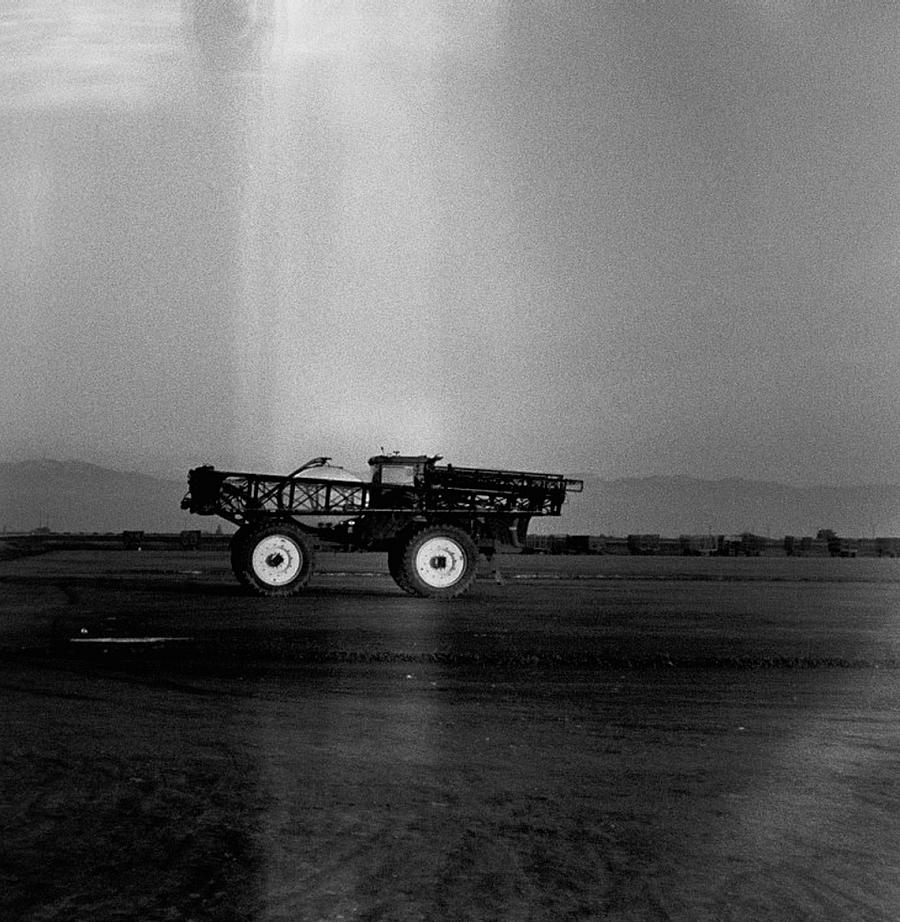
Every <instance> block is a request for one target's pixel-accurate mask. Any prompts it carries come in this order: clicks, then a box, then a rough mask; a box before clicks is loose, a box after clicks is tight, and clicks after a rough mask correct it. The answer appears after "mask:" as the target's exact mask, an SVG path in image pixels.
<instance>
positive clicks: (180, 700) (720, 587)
mask: <svg viewBox="0 0 900 922" xmlns="http://www.w3.org/2000/svg"><path fill="white" fill-rule="evenodd" d="M503 564H504V573H505V576H506V584H505V585H498V584H497V583H496V582H495V581H494V580H492V579H491V578H490V575H489V574H488V573H485V574H484V575H483V578H480V579H479V581H478V582H477V583H476V584H475V586H474V587H473V590H472V591H471V592H470V593H469V594H468V595H466V596H465V597H463V598H462V599H459V600H457V601H456V602H452V603H449V604H438V603H433V602H429V601H425V600H421V599H416V598H411V597H409V596H406V595H404V594H403V593H402V592H401V591H400V590H399V589H397V588H396V587H395V585H394V583H393V582H392V581H391V580H390V578H389V577H388V576H387V566H386V562H385V560H384V558H383V557H382V556H378V555H332V554H322V555H321V556H320V559H319V570H318V572H317V573H316V575H315V576H314V577H313V581H312V583H311V585H310V587H309V589H308V590H307V591H306V592H305V594H304V595H302V596H300V597H298V598H295V599H290V600H270V599H260V598H257V597H254V596H251V595H248V594H246V593H245V592H244V591H243V590H241V589H240V587H239V586H238V584H237V583H236V581H235V580H234V579H233V578H232V577H231V574H230V572H229V570H228V564H227V559H226V555H224V554H221V553H216V552H212V551H203V550H201V551H195V552H169V553H166V552H162V551H161V552H147V551H145V552H139V551H117V552H107V553H100V552H96V551H68V552H63V551H58V552H54V553H50V554H44V555H41V556H34V557H27V558H19V559H16V560H7V561H5V562H2V563H0V689H2V695H3V708H2V730H0V733H2V735H0V817H2V835H0V918H2V919H3V920H9V922H18V920H34V922H37V920H40V922H79V920H85V922H88V920H90V922H106V920H130V919H134V920H140V922H154V920H260V922H270V920H271V922H274V920H284V922H302V920H318V919H321V920H339V919H347V920H349V919H357V920H358V919H365V920H400V922H402V920H426V922H432V920H460V922H463V920H465V922H478V920H494V919H497V920H577V919H596V920H641V922H645V920H666V919H672V920H675V919H677V920H685V922H704V920H799V919H809V920H816V922H822V920H841V922H843V920H855V922H864V920H885V922H887V920H890V922H896V920H897V919H900V781H898V779H900V561H895V560H787V559H785V560H775V559H773V560H765V559H754V560H728V559H712V560H700V559H689V558H683V559H675V558H671V559H652V558H612V557H597V558H576V557H567V558H537V557H516V558H504V559H503Z"/></svg>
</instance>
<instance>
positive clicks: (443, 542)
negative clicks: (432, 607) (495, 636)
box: [388, 525, 478, 599]
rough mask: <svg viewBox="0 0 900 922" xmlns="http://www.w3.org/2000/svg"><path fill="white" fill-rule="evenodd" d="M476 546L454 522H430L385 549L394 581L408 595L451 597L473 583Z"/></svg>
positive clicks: (460, 593) (475, 567) (476, 553)
mask: <svg viewBox="0 0 900 922" xmlns="http://www.w3.org/2000/svg"><path fill="white" fill-rule="evenodd" d="M477 567H478V548H477V547H476V546H475V542H474V541H473V540H472V538H471V537H470V536H469V535H468V534H467V533H466V532H464V531H463V530H462V529H461V528H457V527H455V526H454V525H430V526H427V527H426V528H423V529H421V530H420V531H417V532H416V533H415V534H413V535H412V537H410V538H408V539H407V540H406V542H405V543H402V544H400V545H399V546H398V547H396V549H392V550H391V551H389V552H388V568H389V569H390V572H391V576H393V578H394V582H396V583H397V585H398V586H399V587H400V588H401V589H402V590H403V591H404V592H408V593H410V594H411V595H418V596H422V597H423V598H426V599H454V598H456V597H457V596H459V595H462V594H463V593H464V592H465V591H466V590H467V589H468V588H469V587H470V586H471V585H472V583H473V582H474V580H475V573H476V570H477Z"/></svg>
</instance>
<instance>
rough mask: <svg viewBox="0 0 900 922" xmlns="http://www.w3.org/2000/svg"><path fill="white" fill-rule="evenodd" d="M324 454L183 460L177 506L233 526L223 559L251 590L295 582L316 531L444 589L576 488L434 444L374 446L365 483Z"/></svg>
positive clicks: (440, 592)
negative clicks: (393, 450) (295, 458)
mask: <svg viewBox="0 0 900 922" xmlns="http://www.w3.org/2000/svg"><path fill="white" fill-rule="evenodd" d="M329 460H330V459H329V458H324V457H322V458H314V459H312V460H311V461H308V462H307V463H306V464H304V465H302V466H301V467H299V468H297V470H295V471H293V472H292V473H290V474H288V475H287V476H278V475H272V474H251V473H239V472H234V471H219V470H216V469H215V468H214V467H212V466H209V465H207V466H203V467H198V468H194V469H193V470H192V471H190V473H189V474H188V492H187V494H186V495H185V497H184V499H183V500H182V501H181V506H182V508H183V509H188V510H190V511H191V512H193V513H196V514H198V515H218V516H221V517H222V518H224V519H227V520H228V521H229V522H233V523H234V524H235V525H237V526H239V527H238V530H237V532H236V533H235V534H234V536H233V537H232V539H231V567H232V570H233V572H234V574H235V576H236V577H237V579H238V580H239V581H240V582H241V583H243V584H244V585H246V586H248V587H249V588H250V589H252V590H254V591H255V592H257V593H258V594H260V595H264V596H289V595H294V594H295V593H297V592H298V591H299V590H300V589H302V588H303V586H305V585H306V584H307V582H308V581H309V578H310V576H311V574H312V571H313V566H314V558H315V546H316V543H317V542H318V543H329V544H332V545H334V546H336V547H345V548H355V549H361V550H374V551H387V555H388V569H389V571H390V574H391V576H392V577H393V578H394V581H395V582H396V583H397V585H398V586H400V588H401V589H403V590H404V591H406V592H408V593H410V594H411V595H419V596H424V597H427V598H434V599H449V598H453V597H455V596H458V595H461V594H462V593H463V592H465V591H466V590H467V589H468V588H469V587H470V586H471V584H472V582H473V581H474V579H475V572H476V566H477V561H478V555H479V552H480V553H483V554H485V555H487V556H492V555H493V554H494V553H496V552H497V551H498V550H507V549H510V548H512V549H517V550H521V549H522V548H523V547H524V546H525V539H526V535H527V532H528V524H529V521H530V520H531V518H532V516H550V515H552V516H558V515H560V513H561V509H562V505H563V503H564V502H565V499H566V493H567V492H581V490H582V489H583V482H582V481H580V480H571V479H567V478H565V477H564V476H563V475H561V474H539V473H529V472H524V471H505V470H493V469H486V468H471V467H454V466H452V465H449V464H448V465H444V466H439V465H438V464H437V462H438V461H439V460H441V459H440V456H439V455H434V456H428V455H376V456H375V457H373V458H370V459H369V466H370V468H371V481H370V482H368V483H366V482H363V481H361V480H359V479H358V478H354V477H353V476H352V475H350V474H348V473H347V472H346V471H343V470H342V469H340V468H334V467H332V466H330V465H329V464H328V462H329ZM323 520H324V521H323Z"/></svg>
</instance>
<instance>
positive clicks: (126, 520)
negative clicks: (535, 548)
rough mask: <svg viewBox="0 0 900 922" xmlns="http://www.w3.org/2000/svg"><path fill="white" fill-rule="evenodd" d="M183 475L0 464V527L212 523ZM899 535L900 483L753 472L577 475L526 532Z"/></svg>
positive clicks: (177, 527) (99, 528)
mask: <svg viewBox="0 0 900 922" xmlns="http://www.w3.org/2000/svg"><path fill="white" fill-rule="evenodd" d="M186 475H187V472H185V479H182V480H166V479H161V478H157V477H150V476H148V475H146V474H140V473H134V472H123V471H113V470H108V469H106V468H103V467H98V466H97V465H93V464H85V463H81V462H75V461H49V460H40V461H23V462H18V463H6V464H0V531H31V530H33V529H35V528H38V527H42V526H43V527H46V528H50V529H51V530H52V531H55V532H67V531H68V532H121V531H125V530H131V529H134V530H143V531H147V532H178V531H181V530H182V529H185V528H200V529H203V530H205V531H215V530H216V528H217V527H218V526H219V525H220V524H221V525H223V526H225V527H226V528H227V527H228V526H227V524H226V523H224V522H223V521H222V520H220V519H218V518H206V517H199V516H193V515H189V514H188V513H186V512H182V511H181V509H180V506H179V504H180V501H181V497H182V496H183V495H184V493H185V490H186V489H187V483H186ZM821 528H830V529H832V530H833V531H835V532H837V534H839V535H844V536H847V537H872V536H875V535H878V536H900V486H848V487H834V486H815V487H807V488H800V487H791V486H786V485H784V484H780V483H773V482H767V481H755V480H740V479H728V480H698V479H694V478H691V477H641V478H627V479H621V480H602V479H600V478H598V477H592V476H587V477H585V487H584V492H583V493H581V494H569V501H568V502H567V504H566V505H565V506H564V507H563V515H562V518H559V519H545V520H535V521H534V522H533V524H532V530H533V531H542V532H555V533H560V534H562V533H568V534H595V535H600V534H605V535H623V536H624V535H628V534H635V533H653V534H661V535H666V536H670V537H676V536H678V535H680V534H706V533H711V534H717V535H718V534H738V533H740V532H743V531H752V532H754V533H756V534H760V535H767V536H769V537H776V538H780V537H782V536H784V535H798V536H801V535H815V534H816V532H817V531H818V530H819V529H821Z"/></svg>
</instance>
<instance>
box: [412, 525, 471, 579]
mask: <svg viewBox="0 0 900 922" xmlns="http://www.w3.org/2000/svg"><path fill="white" fill-rule="evenodd" d="M415 567H416V572H417V573H418V575H419V577H420V578H421V579H422V580H423V582H425V583H426V584H427V585H429V586H431V587H432V588H434V589H446V588H447V587H449V586H452V585H454V583H457V582H458V581H459V580H460V579H462V577H463V574H464V573H465V571H466V552H465V550H464V549H463V548H462V547H460V545H459V544H457V542H456V541H454V540H453V539H452V538H445V537H435V538H429V539H428V540H427V541H425V542H424V543H423V544H422V546H421V547H420V548H419V550H418V551H417V552H416V557H415Z"/></svg>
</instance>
